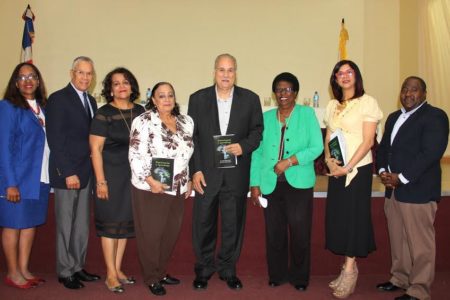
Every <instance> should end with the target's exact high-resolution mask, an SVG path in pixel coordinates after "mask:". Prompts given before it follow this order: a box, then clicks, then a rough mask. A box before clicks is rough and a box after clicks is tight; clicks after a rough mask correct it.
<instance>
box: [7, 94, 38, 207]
mask: <svg viewBox="0 0 450 300" xmlns="http://www.w3.org/2000/svg"><path fill="white" fill-rule="evenodd" d="M0 141H1V142H0V195H1V196H6V189H7V188H8V187H12V186H15V187H17V188H18V189H19V191H20V196H21V198H23V199H39V189H40V179H41V167H42V156H43V152H44V146H45V132H44V130H43V128H42V126H41V124H40V123H39V121H38V120H37V118H36V116H35V115H34V114H33V112H32V111H31V110H29V109H23V108H20V107H16V106H14V105H12V104H11V103H10V102H9V101H7V100H2V101H0Z"/></svg>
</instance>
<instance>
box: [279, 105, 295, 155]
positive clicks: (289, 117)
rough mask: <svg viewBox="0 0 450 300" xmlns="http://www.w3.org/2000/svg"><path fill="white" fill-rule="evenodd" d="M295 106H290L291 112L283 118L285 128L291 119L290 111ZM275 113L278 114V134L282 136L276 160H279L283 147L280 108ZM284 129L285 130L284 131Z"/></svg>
mask: <svg viewBox="0 0 450 300" xmlns="http://www.w3.org/2000/svg"><path fill="white" fill-rule="evenodd" d="M294 109H295V106H294V107H293V108H292V110H291V112H290V113H289V116H288V117H287V118H286V117H285V118H284V125H285V126H286V129H288V126H289V121H290V120H291V115H292V112H293V111H294ZM277 115H278V128H279V129H280V134H281V135H282V136H283V139H281V142H280V153H279V155H278V161H280V160H281V159H282V158H283V153H282V150H283V149H284V134H283V126H282V122H281V113H280V109H278V110H277ZM286 129H285V131H286Z"/></svg>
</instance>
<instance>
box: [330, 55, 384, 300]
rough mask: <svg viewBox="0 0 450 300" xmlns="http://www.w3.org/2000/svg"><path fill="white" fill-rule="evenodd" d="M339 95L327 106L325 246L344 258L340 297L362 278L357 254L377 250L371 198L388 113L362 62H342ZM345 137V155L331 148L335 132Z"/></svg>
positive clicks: (336, 71)
mask: <svg viewBox="0 0 450 300" xmlns="http://www.w3.org/2000/svg"><path fill="white" fill-rule="evenodd" d="M330 85H331V88H332V91H333V95H334V97H335V98H334V99H333V100H330V102H329V103H328V105H327V108H326V114H325V120H324V122H325V123H326V125H327V133H326V136H325V147H324V150H325V162H326V164H327V166H328V168H329V169H330V174H328V175H329V176H330V178H329V181H328V193H327V205H326V224H325V229H326V246H325V247H326V248H327V249H329V250H330V251H332V252H333V253H335V254H337V255H342V256H344V257H345V262H344V265H343V266H342V271H341V274H340V275H339V277H338V278H336V279H335V280H333V281H332V282H330V284H329V286H330V287H331V288H332V290H333V296H335V297H336V298H346V297H348V296H350V295H351V294H352V293H353V291H354V289H355V286H356V281H357V279H358V268H357V266H356V257H366V256H367V255H368V254H369V253H370V252H372V251H374V250H375V239H374V234H373V227H372V219H371V211H370V200H371V192H372V155H371V152H370V149H371V148H372V145H373V143H374V139H375V132H376V128H377V124H378V122H379V121H380V119H381V118H382V117H383V113H382V112H381V110H380V108H379V106H378V103H377V100H375V99H374V98H373V97H371V96H369V95H367V94H366V93H365V91H364V87H363V79H362V76H361V73H360V71H359V68H358V66H357V65H356V64H355V63H354V62H352V61H349V60H342V61H340V62H338V63H337V64H336V65H335V67H334V68H333V71H332V73H331V77H330ZM338 132H340V133H341V135H342V136H343V140H345V146H346V147H345V149H344V151H345V153H344V154H345V159H343V160H344V161H339V160H338V159H337V158H336V157H333V155H332V154H333V153H330V150H329V148H328V142H329V141H330V138H331V135H332V134H336V133H338Z"/></svg>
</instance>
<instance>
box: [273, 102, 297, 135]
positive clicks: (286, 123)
mask: <svg viewBox="0 0 450 300" xmlns="http://www.w3.org/2000/svg"><path fill="white" fill-rule="evenodd" d="M294 109H295V106H294V107H293V108H292V110H291V112H290V113H289V116H288V117H287V118H286V117H285V118H284V124H285V125H286V128H288V125H289V121H290V120H291V115H292V112H293V111H294ZM277 115H278V126H279V127H280V130H281V128H282V127H283V126H281V124H282V122H281V113H280V109H278V110H277Z"/></svg>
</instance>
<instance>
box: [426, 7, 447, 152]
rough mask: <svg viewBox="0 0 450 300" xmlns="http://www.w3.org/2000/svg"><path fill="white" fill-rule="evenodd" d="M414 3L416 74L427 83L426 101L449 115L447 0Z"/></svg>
mask: <svg viewBox="0 0 450 300" xmlns="http://www.w3.org/2000/svg"><path fill="white" fill-rule="evenodd" d="M418 3H419V24H418V25H419V38H418V42H419V45H418V49H419V74H421V75H422V76H423V78H424V79H425V81H426V83H427V101H428V102H429V103H430V104H432V105H433V106H437V107H439V108H441V109H443V110H444V111H445V112H446V113H447V114H448V115H450V0H419V2H418ZM445 155H450V147H447V151H446V153H445Z"/></svg>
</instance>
